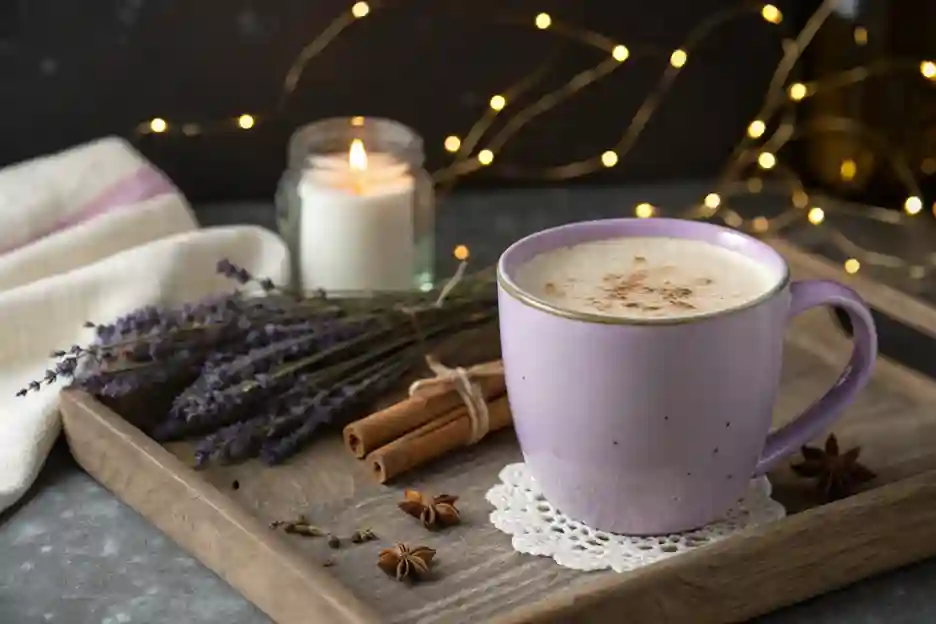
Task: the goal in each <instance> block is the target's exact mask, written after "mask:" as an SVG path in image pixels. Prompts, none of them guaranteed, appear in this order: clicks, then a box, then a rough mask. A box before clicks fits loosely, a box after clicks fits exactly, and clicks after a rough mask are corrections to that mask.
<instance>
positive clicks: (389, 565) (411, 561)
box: [377, 544, 436, 582]
mask: <svg viewBox="0 0 936 624" xmlns="http://www.w3.org/2000/svg"><path fill="white" fill-rule="evenodd" d="M435 554H436V551H435V550H433V549H432V548H429V547H428V546H417V547H416V548H410V547H409V546H407V545H406V544H397V545H396V546H394V547H393V548H385V549H384V550H382V551H380V558H378V559H377V567H379V568H380V569H381V570H383V571H384V572H385V573H386V574H387V575H388V576H392V577H394V578H395V579H396V580H398V581H401V582H402V581H413V580H415V581H419V580H422V579H424V578H426V576H428V575H429V569H430V568H431V567H432V558H433V557H435Z"/></svg>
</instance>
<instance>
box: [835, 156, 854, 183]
mask: <svg viewBox="0 0 936 624" xmlns="http://www.w3.org/2000/svg"><path fill="white" fill-rule="evenodd" d="M856 173H858V165H857V164H855V161H854V160H852V159H851V158H846V159H845V160H843V161H842V164H841V166H840V167H839V175H840V176H842V179H843V180H846V181H849V180H854V179H855V174H856Z"/></svg>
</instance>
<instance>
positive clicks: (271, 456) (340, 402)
mask: <svg viewBox="0 0 936 624" xmlns="http://www.w3.org/2000/svg"><path fill="white" fill-rule="evenodd" d="M410 364H411V362H405V361H402V362H399V363H397V364H395V365H391V366H389V367H386V368H381V369H378V370H377V371H375V372H374V373H372V374H371V375H370V376H369V377H366V378H365V379H363V380H361V381H359V382H357V383H346V384H343V385H341V386H339V387H338V388H336V389H335V390H334V391H333V392H331V393H329V394H327V395H325V396H324V397H323V398H322V399H321V400H320V401H315V402H313V403H312V404H311V405H310V406H309V411H308V413H307V416H306V419H305V422H303V423H302V425H300V426H299V427H298V428H297V429H296V430H295V431H293V432H292V433H290V434H289V435H286V436H285V437H282V438H267V440H266V442H264V443H263V446H262V447H261V448H260V459H261V460H262V461H263V462H264V463H266V464H267V465H270V466H273V465H276V464H280V463H282V462H284V461H286V460H287V459H289V458H290V457H292V456H293V455H295V454H296V453H298V452H299V451H300V450H302V448H303V447H304V446H305V445H306V444H308V443H309V442H310V441H311V439H312V437H313V436H314V435H315V434H316V433H317V432H318V430H319V428H320V427H322V426H323V425H327V424H338V423H341V422H343V421H346V420H350V419H352V418H353V417H354V416H356V415H358V414H359V413H360V410H362V409H364V408H366V407H368V406H369V405H370V404H372V403H373V402H374V401H376V400H377V398H378V397H380V395H382V394H384V393H385V392H387V391H388V390H389V389H390V388H391V387H392V386H393V385H394V384H395V383H396V382H398V381H399V380H400V378H401V377H402V376H403V375H404V374H405V372H406V371H407V369H408V368H409V365H410Z"/></svg>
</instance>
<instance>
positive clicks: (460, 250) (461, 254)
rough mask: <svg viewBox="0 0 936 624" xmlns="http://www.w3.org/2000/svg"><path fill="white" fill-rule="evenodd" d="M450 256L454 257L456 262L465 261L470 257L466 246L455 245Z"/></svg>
mask: <svg viewBox="0 0 936 624" xmlns="http://www.w3.org/2000/svg"><path fill="white" fill-rule="evenodd" d="M452 255H453V256H455V259H456V260H467V259H468V256H470V255H471V251H469V249H468V246H467V245H456V246H455V249H453V250H452Z"/></svg>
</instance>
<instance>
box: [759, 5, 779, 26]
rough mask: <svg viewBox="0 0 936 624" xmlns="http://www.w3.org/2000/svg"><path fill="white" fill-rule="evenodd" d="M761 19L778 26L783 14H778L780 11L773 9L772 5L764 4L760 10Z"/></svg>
mask: <svg viewBox="0 0 936 624" xmlns="http://www.w3.org/2000/svg"><path fill="white" fill-rule="evenodd" d="M760 14H761V17H763V18H764V19H765V20H767V21H768V22H770V23H771V24H779V23H780V22H782V21H783V13H781V12H780V9H778V8H777V7H775V6H774V5H772V4H765V5H764V7H763V8H762V9H761V12H760Z"/></svg>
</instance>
